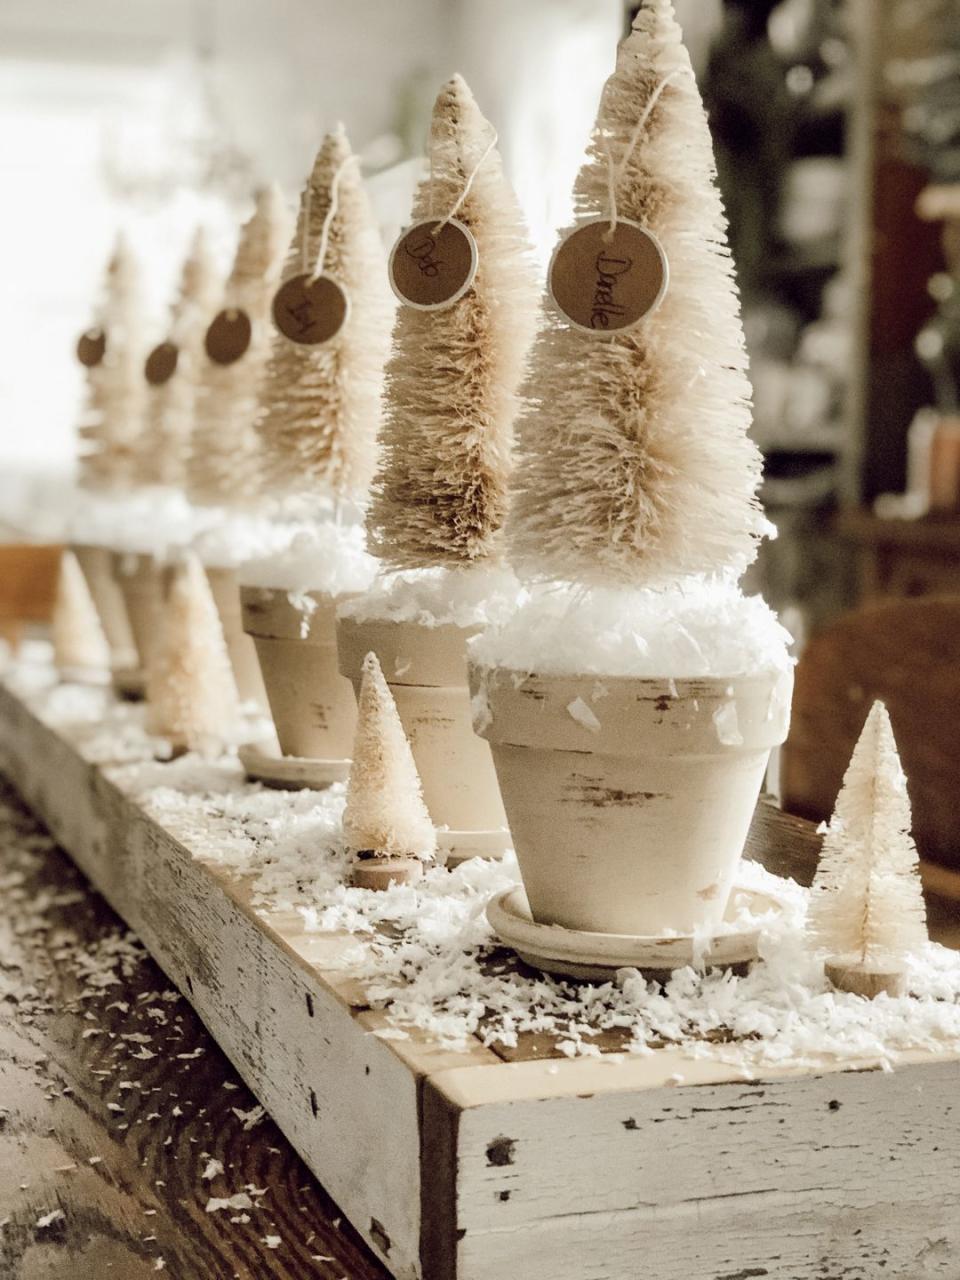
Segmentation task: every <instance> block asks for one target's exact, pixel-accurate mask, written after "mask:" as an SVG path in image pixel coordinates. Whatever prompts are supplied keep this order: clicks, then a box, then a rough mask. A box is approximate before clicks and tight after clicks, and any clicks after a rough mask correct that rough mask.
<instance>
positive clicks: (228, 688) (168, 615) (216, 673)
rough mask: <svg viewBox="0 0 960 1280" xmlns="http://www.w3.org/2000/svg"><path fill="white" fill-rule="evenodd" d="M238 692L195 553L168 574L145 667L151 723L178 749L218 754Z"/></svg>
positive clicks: (235, 712)
mask: <svg viewBox="0 0 960 1280" xmlns="http://www.w3.org/2000/svg"><path fill="white" fill-rule="evenodd" d="M238 717H239V698H238V695H237V686H236V684H235V682H234V678H233V669H232V667H231V666H230V658H229V656H228V654H227V646H226V642H225V641H224V638H223V629H222V627H221V625H220V615H219V614H218V613H217V607H216V605H215V604H214V601H213V596H212V595H211V593H210V587H209V584H208V582H207V576H206V574H205V573H204V571H203V567H202V565H201V564H200V561H199V560H198V559H197V557H196V556H195V555H193V554H190V555H188V556H187V557H186V558H185V559H184V560H183V561H182V562H181V563H180V564H178V565H176V566H175V567H174V568H173V570H172V572H171V578H170V585H169V591H168V595H167V599H166V602H165V607H164V620H163V625H162V626H161V628H160V635H159V637H158V641H157V644H156V645H155V646H154V649H153V653H152V655H151V659H150V664H149V669H148V671H147V728H148V730H149V731H150V732H151V733H155V734H157V735H158V736H159V737H162V738H166V739H167V740H168V741H169V742H170V744H171V746H172V747H173V749H174V751H175V752H183V751H202V752H204V753H207V754H215V753H216V752H217V751H218V750H220V749H222V747H223V746H224V744H225V743H226V742H228V741H229V740H230V739H231V738H232V737H233V735H234V734H235V732H236V728H237V723H238Z"/></svg>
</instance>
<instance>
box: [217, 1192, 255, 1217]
mask: <svg viewBox="0 0 960 1280" xmlns="http://www.w3.org/2000/svg"><path fill="white" fill-rule="evenodd" d="M255 1208H256V1205H255V1204H254V1203H253V1201H252V1200H251V1199H250V1197H249V1196H248V1195H247V1193H246V1191H238V1192H237V1193H236V1195H233V1196H211V1197H210V1199H209V1200H208V1201H207V1213H221V1212H222V1211H223V1210H224V1209H255Z"/></svg>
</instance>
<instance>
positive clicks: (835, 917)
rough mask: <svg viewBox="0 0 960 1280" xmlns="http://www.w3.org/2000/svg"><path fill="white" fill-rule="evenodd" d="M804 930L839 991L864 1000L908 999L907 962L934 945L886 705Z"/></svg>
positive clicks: (824, 854)
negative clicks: (823, 956)
mask: <svg viewBox="0 0 960 1280" xmlns="http://www.w3.org/2000/svg"><path fill="white" fill-rule="evenodd" d="M807 925H808V929H809V932H810V936H811V940H812V942H813V943H814V945H815V946H816V947H817V948H818V949H819V950H822V951H823V952H824V953H825V954H826V956H827V957H828V958H827V964H826V968H827V976H828V977H829V978H830V980H831V981H832V982H833V984H834V985H835V986H837V987H840V988H841V989H843V990H846V991H854V992H857V993H859V994H861V995H877V994H879V993H880V992H881V991H886V992H888V993H889V994H891V995H896V994H900V993H902V991H903V990H904V985H905V962H906V958H907V956H908V955H909V954H911V953H915V952H918V951H921V950H922V949H923V948H924V947H925V945H926V943H927V941H928V937H927V925H926V907H925V906H924V901H923V893H922V889H921V884H920V875H919V863H918V859H917V850H916V846H915V845H914V843H913V839H912V837H911V835H910V800H909V797H908V795H907V784H906V778H905V777H904V773H903V769H902V767H901V764H900V757H899V755H898V753H897V744H896V741H895V739H894V736H893V729H892V727H891V724H890V717H889V715H888V713H887V709H886V707H885V706H884V704H883V703H882V702H875V703H874V704H873V707H872V708H871V710H870V714H869V715H868V716H867V720H866V723H865V724H864V727H863V731H862V733H861V734H860V738H859V741H858V742H857V745H856V748H855V750H854V753H853V756H852V758H851V760H850V764H849V765H848V767H847V771H846V773H845V774H844V778H843V785H842V786H841V788H840V794H839V796H838V797H837V803H836V808H835V809H834V812H833V817H832V818H831V820H830V826H829V828H828V830H827V834H826V836H825V838H824V842H823V849H822V851H821V854H820V864H819V866H818V867H817V874H816V877H815V878H814V882H813V887H812V890H811V895H810V907H809V912H808V917H807Z"/></svg>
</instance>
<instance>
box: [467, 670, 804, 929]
mask: <svg viewBox="0 0 960 1280" xmlns="http://www.w3.org/2000/svg"><path fill="white" fill-rule="evenodd" d="M470 687H471V690H472V692H473V694H474V704H473V705H474V716H475V725H476V730H477V732H478V733H479V734H480V735H482V736H483V737H484V738H486V739H487V740H488V741H489V743H490V745H491V748H492V750H493V759H494V763H495V765H496V769H497V776H498V778H499V780H500V790H501V793H502V795H503V802H504V806H505V807H506V811H507V818H508V820H509V823H510V830H511V832H512V834H513V841H514V848H515V849H516V852H517V859H518V861H519V864H520V874H521V876H522V877H523V883H524V888H525V889H526V892H527V899H528V901H529V904H530V910H531V913H532V915H533V918H534V920H536V921H537V922H538V923H540V924H558V925H563V926H565V927H566V928H568V929H581V930H589V931H592V932H597V933H620V934H643V935H653V934H660V933H663V932H665V931H667V930H675V931H676V932H677V933H684V934H689V933H693V932H694V931H697V930H702V929H705V928H708V927H711V926H714V925H717V924H719V923H720V921H721V919H722V918H723V914H724V911H725V909H726V905H727V899H728V897H729V895H730V890H731V888H732V886H733V881H734V876H735V873H736V870H737V865H738V863H739V861H740V857H741V854H742V852H743V846H744V842H745V840H746V835H747V830H748V828H749V826H750V820H751V818H752V816H753V811H754V807H755V805H756V802H757V797H758V795H759V792H760V786H761V784H762V782H763V775H764V770H765V769H766V766H767V758H768V756H769V754H770V750H771V748H772V747H773V746H775V745H776V744H778V743H781V742H783V740H784V739H785V737H786V735H787V728H788V726H789V720H790V696H791V691H792V688H793V678H792V673H791V672H778V673H770V674H759V675H756V676H750V677H744V678H737V679H732V680H722V679H690V680H676V681H673V680H640V679H634V678H626V677H597V676H537V675H531V676H524V674H523V673H522V672H516V671H509V670H504V669H499V668H497V669H491V668H487V667H482V666H479V665H474V664H471V667H470Z"/></svg>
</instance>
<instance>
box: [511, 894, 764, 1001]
mask: <svg viewBox="0 0 960 1280" xmlns="http://www.w3.org/2000/svg"><path fill="white" fill-rule="evenodd" d="M744 908H746V909H747V910H749V912H750V915H751V916H759V915H768V914H769V913H771V912H775V913H777V914H782V913H783V911H784V904H783V903H782V902H780V901H779V900H778V899H777V898H775V897H773V896H772V895H771V894H766V893H760V892H759V891H757V890H755V889H746V888H734V890H733V892H732V893H731V895H730V903H729V905H728V907H727V918H728V919H731V920H732V919H735V918H736V916H737V915H739V914H740V913H741V912H742V911H743V909H744ZM487 920H488V921H489V922H490V927H491V928H492V929H493V931H494V933H496V935H497V937H498V938H499V939H500V941H501V942H503V943H505V944H506V945H507V946H508V947H512V948H513V950H514V951H516V953H517V955H518V956H519V957H520V959H521V960H523V961H524V962H525V963H526V964H529V965H531V966H532V967H533V968H534V969H543V970H544V971H545V972H547V973H553V974H557V975H558V976H560V977H564V978H586V979H589V980H592V981H601V982H609V980H610V979H611V978H612V977H613V975H614V974H615V973H616V971H617V970H618V969H641V970H643V971H644V972H645V973H655V974H662V973H669V972H671V971H672V970H674V969H681V968H683V967H684V966H686V965H694V962H695V955H694V938H693V935H692V934H671V935H669V936H667V937H664V936H663V935H660V936H657V935H652V936H644V935H642V934H630V933H588V932H586V931H583V930H579V929H565V928H564V927H563V926H562V925H556V924H537V922H536V921H535V920H534V919H533V916H532V915H531V913H530V907H529V905H528V903H527V896H526V894H525V893H524V891H523V886H522V885H516V886H515V887H514V888H513V889H506V890H504V892H503V893H499V894H497V896H496V897H495V898H493V899H491V901H490V902H489V903H488V904H487ZM761 932H762V929H761V926H760V924H759V923H754V921H753V920H752V919H749V918H748V920H747V921H746V922H745V925H744V927H743V928H741V929H738V930H737V931H736V932H733V933H718V934H716V935H715V936H714V937H713V938H711V939H710V940H709V941H708V942H707V944H706V946H705V947H704V948H703V949H702V951H701V957H700V967H702V968H717V967H719V968H732V967H733V966H736V965H748V964H750V963H751V962H752V961H754V960H756V959H757V957H758V954H759V952H758V947H759V942H760V934H761Z"/></svg>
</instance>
